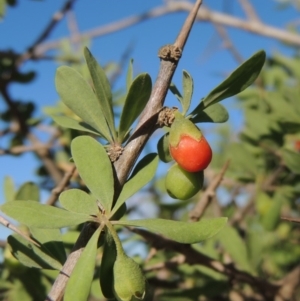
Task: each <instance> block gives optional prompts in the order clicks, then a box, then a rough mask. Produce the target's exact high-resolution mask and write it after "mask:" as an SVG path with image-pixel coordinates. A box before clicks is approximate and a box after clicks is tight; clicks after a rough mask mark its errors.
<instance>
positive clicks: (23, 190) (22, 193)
mask: <svg viewBox="0 0 300 301" xmlns="http://www.w3.org/2000/svg"><path fill="white" fill-rule="evenodd" d="M15 200H18V201H36V202H39V200H40V191H39V187H38V186H37V185H36V184H34V183H32V182H26V183H24V184H23V185H22V186H21V187H20V188H19V190H18V191H17V193H16V196H15Z"/></svg>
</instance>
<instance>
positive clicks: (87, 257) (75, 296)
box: [64, 227, 101, 301]
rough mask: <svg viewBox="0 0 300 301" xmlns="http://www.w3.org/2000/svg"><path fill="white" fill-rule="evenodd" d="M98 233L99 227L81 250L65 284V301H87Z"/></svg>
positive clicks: (92, 274)
mask: <svg viewBox="0 0 300 301" xmlns="http://www.w3.org/2000/svg"><path fill="white" fill-rule="evenodd" d="M100 232H101V228H100V227H99V228H98V229H97V231H96V232H95V233H94V234H93V236H92V237H91V239H90V240H89V242H88V244H87V246H86V247H85V249H84V250H83V252H82V254H81V256H80V258H79V260H78V262H77V264H76V266H75V268H74V270H73V272H72V274H71V277H70V279H69V281H68V283H67V286H66V291H65V296H64V300H65V301H74V300H76V301H86V300H87V299H88V296H89V293H90V288H91V284H92V281H93V277H94V269H95V260H96V255H97V244H98V239H99V235H100Z"/></svg>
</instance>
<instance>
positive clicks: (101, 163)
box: [71, 136, 114, 212]
mask: <svg viewBox="0 0 300 301" xmlns="http://www.w3.org/2000/svg"><path fill="white" fill-rule="evenodd" d="M71 152H72V156H73V159H74V161H75V164H76V167H77V169H78V172H79V174H80V176H81V178H82V179H83V181H84V182H85V184H86V186H87V187H88V188H89V190H90V191H91V193H92V194H93V196H94V197H95V198H96V199H97V200H98V201H99V202H100V203H101V204H102V206H103V207H104V209H105V210H106V212H110V210H111V206H112V202H113V196H114V179H113V172H112V164H111V162H110V160H109V158H108V155H107V153H106V151H105V149H104V147H103V146H102V145H101V144H100V143H98V142H97V141H96V140H95V139H93V138H91V137H88V136H80V137H77V138H75V139H74V140H73V141H72V143H71Z"/></svg>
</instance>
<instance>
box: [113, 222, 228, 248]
mask: <svg viewBox="0 0 300 301" xmlns="http://www.w3.org/2000/svg"><path fill="white" fill-rule="evenodd" d="M226 222H227V218H225V217H220V218H215V219H203V220H201V221H200V222H196V223H190V222H181V221H173V220H165V219H143V220H131V221H125V220H121V221H116V222H115V223H116V224H118V225H124V226H132V227H142V228H146V229H147V230H148V231H151V232H155V233H158V234H161V235H163V236H165V237H166V238H169V239H172V240H175V241H177V242H180V243H184V244H194V243H198V242H201V241H203V240H206V239H208V238H210V237H212V236H213V235H215V234H216V233H218V232H219V231H220V230H221V229H222V228H223V227H224V226H225V224H226Z"/></svg>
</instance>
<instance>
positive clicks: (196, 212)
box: [189, 161, 229, 222]
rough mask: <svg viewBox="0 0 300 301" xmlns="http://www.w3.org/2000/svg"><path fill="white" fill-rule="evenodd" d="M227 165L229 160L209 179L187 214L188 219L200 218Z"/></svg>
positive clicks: (212, 196)
mask: <svg viewBox="0 0 300 301" xmlns="http://www.w3.org/2000/svg"><path fill="white" fill-rule="evenodd" d="M228 166H229V161H227V162H226V163H225V165H224V166H223V168H222V170H221V171H220V173H219V174H217V175H216V176H215V178H214V179H213V180H212V181H211V183H210V184H209V186H208V187H207V188H206V190H205V191H204V193H203V194H202V196H201V198H200V200H199V202H198V203H197V204H196V206H195V207H194V209H193V210H192V211H191V212H190V214H189V217H190V221H193V222H196V221H198V220H199V219H200V218H201V216H202V215H203V213H204V211H205V209H206V208H207V206H208V205H209V204H210V202H211V200H212V199H213V198H214V196H215V193H216V189H217V188H218V187H219V185H220V183H221V181H222V179H223V176H224V174H225V172H226V170H227V168H228Z"/></svg>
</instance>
